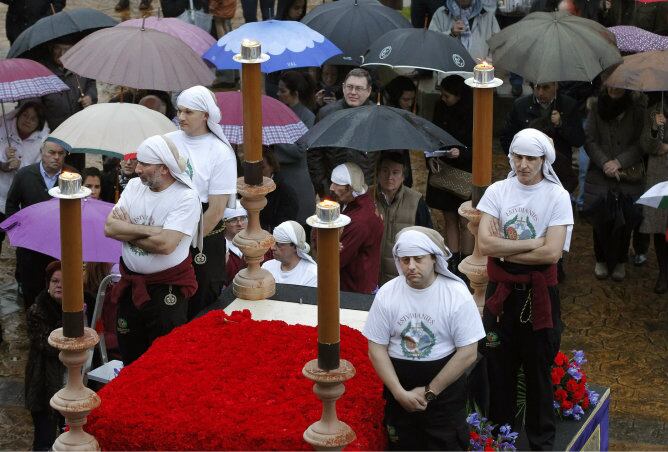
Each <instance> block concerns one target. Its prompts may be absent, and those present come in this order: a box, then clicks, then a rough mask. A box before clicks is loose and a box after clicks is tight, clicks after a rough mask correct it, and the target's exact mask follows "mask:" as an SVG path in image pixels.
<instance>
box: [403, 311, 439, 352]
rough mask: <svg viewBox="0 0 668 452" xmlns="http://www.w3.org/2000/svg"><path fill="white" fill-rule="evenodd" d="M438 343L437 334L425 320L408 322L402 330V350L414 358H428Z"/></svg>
mask: <svg viewBox="0 0 668 452" xmlns="http://www.w3.org/2000/svg"><path fill="white" fill-rule="evenodd" d="M434 345H436V336H435V335H434V333H433V332H432V331H431V330H430V329H429V328H428V327H427V325H425V323H424V322H423V321H421V320H420V321H419V322H418V321H416V323H413V321H410V322H408V324H407V325H406V328H404V329H403V330H402V331H401V351H402V352H403V354H404V356H405V357H407V358H412V359H422V358H426V357H428V356H429V355H430V354H431V349H432V348H434Z"/></svg>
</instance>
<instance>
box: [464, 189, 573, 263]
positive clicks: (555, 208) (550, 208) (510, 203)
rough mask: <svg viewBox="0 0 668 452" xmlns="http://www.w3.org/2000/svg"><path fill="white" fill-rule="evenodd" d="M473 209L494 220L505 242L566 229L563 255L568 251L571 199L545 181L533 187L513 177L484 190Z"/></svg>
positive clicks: (571, 220)
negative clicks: (486, 214)
mask: <svg viewBox="0 0 668 452" xmlns="http://www.w3.org/2000/svg"><path fill="white" fill-rule="evenodd" d="M477 209H478V210H480V211H481V212H485V213H488V214H490V215H491V216H493V217H494V218H497V219H498V220H499V221H500V222H501V227H502V229H503V236H504V237H505V238H507V239H513V240H526V239H535V238H537V237H545V234H546V233H547V228H548V227H550V226H564V225H566V226H569V228H568V233H567V234H566V241H565V242H564V251H568V249H569V248H570V242H571V233H570V231H571V229H572V228H571V226H572V225H573V209H572V208H571V198H570V196H569V195H568V192H567V191H566V190H565V189H564V188H563V187H561V186H559V185H557V184H555V183H553V182H550V181H548V180H547V179H543V180H542V181H540V182H539V183H537V184H534V185H524V184H522V183H521V182H520V181H519V180H518V179H517V178H516V177H511V178H510V179H504V180H501V181H498V182H495V183H493V184H492V185H491V186H490V187H489V188H487V190H486V191H485V194H484V195H483V197H482V199H481V200H480V202H479V203H478V206H477Z"/></svg>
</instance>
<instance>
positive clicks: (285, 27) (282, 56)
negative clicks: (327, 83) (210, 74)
mask: <svg viewBox="0 0 668 452" xmlns="http://www.w3.org/2000/svg"><path fill="white" fill-rule="evenodd" d="M244 39H253V40H256V41H259V42H260V43H261V44H262V53H266V54H267V55H269V60H268V61H265V62H264V63H262V66H261V70H262V72H265V73H269V72H275V71H280V70H283V69H294V68H298V67H319V66H321V65H322V64H323V63H324V62H325V61H327V60H328V59H329V58H331V57H333V56H334V55H338V54H340V53H341V50H339V49H338V48H337V47H336V46H335V45H334V44H332V43H331V42H330V41H329V40H328V39H327V38H325V37H324V36H323V35H321V34H320V33H318V32H317V31H314V30H312V29H310V28H309V27H307V26H306V25H304V24H303V23H301V22H295V21H292V20H265V21H262V22H249V23H247V24H244V25H242V26H241V27H239V28H237V29H236V30H234V31H231V32H230V33H227V34H225V36H223V37H222V38H220V39H219V40H218V42H217V43H216V44H215V45H214V46H213V47H211V48H210V49H209V50H208V51H207V52H206V53H205V54H204V55H203V56H202V58H204V59H205V60H207V61H210V62H211V63H212V64H214V65H215V66H216V67H217V68H218V69H240V68H241V64H240V63H237V62H236V61H234V59H233V57H234V55H236V54H238V53H240V52H241V41H242V40H244Z"/></svg>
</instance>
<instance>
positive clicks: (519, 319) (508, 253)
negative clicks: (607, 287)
mask: <svg viewBox="0 0 668 452" xmlns="http://www.w3.org/2000/svg"><path fill="white" fill-rule="evenodd" d="M508 157H509V159H510V166H511V169H512V171H511V172H510V174H509V175H508V178H507V179H505V180H502V181H499V182H496V183H494V184H492V185H491V186H490V187H489V188H488V189H487V191H486V192H485V195H484V196H483V197H482V199H481V200H480V202H479V203H478V205H477V208H478V210H480V211H481V212H482V218H481V221H480V228H479V232H478V239H479V245H480V251H481V252H482V253H483V254H485V255H487V256H490V259H489V260H488V264H487V273H488V275H489V285H488V287H487V297H486V302H485V309H484V312H483V322H484V324H485V329H486V331H487V338H486V341H485V347H484V350H483V352H484V353H485V355H486V356H487V360H488V369H489V379H490V383H491V387H490V410H489V417H490V419H491V421H492V422H493V423H495V424H499V425H502V424H506V423H509V424H513V423H514V421H515V407H516V391H515V388H516V387H517V372H518V370H519V368H520V366H522V367H523V369H524V375H525V378H526V381H527V411H526V432H527V437H528V439H529V445H530V447H531V448H532V449H533V450H549V449H552V446H553V444H554V434H555V414H554V407H553V394H552V381H551V377H550V373H551V366H552V362H553V360H554V357H555V356H556V354H557V352H558V351H559V346H560V339H561V331H562V329H563V326H562V323H561V312H560V304H559V292H558V290H557V283H558V281H557V265H556V263H557V262H558V261H559V259H560V258H561V255H562V252H563V251H568V248H569V244H570V234H571V228H572V225H573V211H572V209H571V202H570V197H569V195H568V192H567V191H566V190H565V189H564V188H563V187H562V186H561V183H560V181H559V178H558V177H557V176H556V173H555V172H554V170H553V168H552V163H553V162H554V159H555V149H554V145H553V143H552V140H551V139H550V138H549V137H548V136H547V135H545V134H544V133H542V132H540V131H538V130H536V129H524V130H522V131H520V132H518V133H517V134H516V135H515V137H514V138H513V141H512V142H511V144H510V151H509V155H508Z"/></svg>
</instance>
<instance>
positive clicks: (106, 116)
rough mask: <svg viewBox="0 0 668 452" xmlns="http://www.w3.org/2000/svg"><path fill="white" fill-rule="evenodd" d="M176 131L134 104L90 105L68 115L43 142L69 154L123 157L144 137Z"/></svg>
mask: <svg viewBox="0 0 668 452" xmlns="http://www.w3.org/2000/svg"><path fill="white" fill-rule="evenodd" d="M174 130H176V125H174V123H173V122H172V121H170V120H169V119H168V118H167V117H166V116H165V115H163V114H161V113H158V112H157V111H154V110H151V109H149V108H146V107H144V106H142V105H136V104H123V103H119V104H116V103H111V104H94V105H91V106H90V107H87V108H84V109H83V110H81V111H80V112H78V113H75V114H74V115H72V116H70V117H69V118H68V119H67V120H65V122H63V123H62V124H61V125H60V126H58V128H56V130H54V131H53V132H51V135H49V137H48V138H47V141H53V142H55V143H58V144H60V145H61V146H63V147H64V148H65V149H66V150H67V151H69V152H86V153H92V154H104V155H108V156H111V157H120V158H123V157H124V156H125V155H128V154H134V153H136V152H137V147H138V146H139V145H140V144H141V142H142V141H144V140H145V139H146V138H148V137H151V136H153V135H162V134H165V133H168V132H172V131H174Z"/></svg>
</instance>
